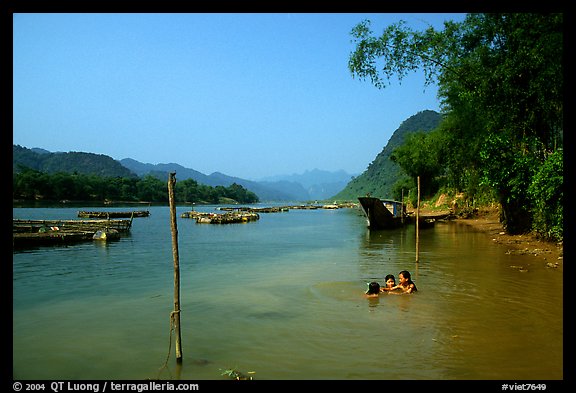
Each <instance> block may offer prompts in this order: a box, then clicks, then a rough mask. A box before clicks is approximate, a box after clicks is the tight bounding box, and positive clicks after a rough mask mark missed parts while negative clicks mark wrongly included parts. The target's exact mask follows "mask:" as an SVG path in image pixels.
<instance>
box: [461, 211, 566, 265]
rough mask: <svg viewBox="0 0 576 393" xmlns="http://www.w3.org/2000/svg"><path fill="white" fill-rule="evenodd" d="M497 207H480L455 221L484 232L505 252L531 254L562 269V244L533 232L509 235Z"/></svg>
mask: <svg viewBox="0 0 576 393" xmlns="http://www.w3.org/2000/svg"><path fill="white" fill-rule="evenodd" d="M499 217H500V212H499V210H498V208H482V209H479V211H478V212H477V213H476V214H474V216H472V217H470V218H456V219H454V221H455V222H458V223H462V224H465V225H469V226H471V227H473V228H474V229H475V230H477V231H481V232H484V233H486V234H487V235H488V236H490V237H491V238H492V241H494V243H495V244H501V245H504V246H505V247H506V248H507V249H508V250H507V251H506V252H508V253H513V254H525V255H532V256H534V258H535V261H538V262H542V263H543V264H544V265H545V266H547V267H550V268H558V269H563V262H564V259H563V256H564V245H563V243H562V242H560V243H556V242H549V241H544V240H542V239H539V238H538V237H537V236H536V235H535V234H533V233H527V234H521V235H509V234H507V233H506V232H505V230H504V227H503V226H502V224H501V223H500V219H499Z"/></svg>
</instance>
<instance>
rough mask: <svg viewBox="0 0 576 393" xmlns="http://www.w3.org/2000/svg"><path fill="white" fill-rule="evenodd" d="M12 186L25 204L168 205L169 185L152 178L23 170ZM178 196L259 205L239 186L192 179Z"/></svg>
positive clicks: (178, 186)
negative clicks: (70, 202)
mask: <svg viewBox="0 0 576 393" xmlns="http://www.w3.org/2000/svg"><path fill="white" fill-rule="evenodd" d="M12 185H13V191H12V192H13V195H12V196H13V198H14V199H23V200H36V199H44V200H63V199H67V200H76V201H104V200H116V201H146V202H160V203H163V202H168V186H167V182H166V181H162V180H160V179H158V178H156V177H154V176H152V175H148V176H145V177H144V178H142V179H139V178H134V177H129V178H123V177H102V176H98V175H94V174H88V175H87V174H77V173H75V174H70V173H63V172H58V173H54V174H48V173H44V172H40V171H37V170H34V169H29V168H24V167H22V168H20V171H19V172H18V173H14V174H13V177H12ZM174 193H175V199H176V202H191V203H219V202H220V200H221V199H223V198H226V199H232V200H235V201H237V202H239V203H254V202H258V197H257V196H256V195H255V194H254V193H253V192H251V191H248V190H246V189H245V188H243V187H242V186H239V185H237V184H232V185H230V186H229V187H222V186H218V187H210V186H206V185H201V184H198V183H197V182H196V181H194V180H192V179H188V180H183V181H182V182H178V183H176V186H175V189H174Z"/></svg>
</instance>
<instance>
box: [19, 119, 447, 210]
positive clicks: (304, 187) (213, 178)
mask: <svg viewBox="0 0 576 393" xmlns="http://www.w3.org/2000/svg"><path fill="white" fill-rule="evenodd" d="M441 120H442V116H441V115H440V114H439V113H438V112H435V111H431V110H425V111H422V112H419V113H417V114H415V115H414V116H411V117H409V118H408V119H406V120H405V121H404V122H402V124H401V125H400V127H398V129H397V130H396V131H394V133H393V134H392V136H391V137H390V139H389V141H388V143H387V144H386V146H385V147H384V148H383V150H382V151H381V152H380V153H379V154H378V155H377V156H376V158H375V159H374V161H372V163H371V164H370V165H369V166H368V168H367V169H366V170H365V171H364V172H363V173H362V174H361V175H359V176H353V175H351V174H348V173H346V172H345V171H343V170H341V171H337V172H329V171H322V170H319V169H313V170H310V171H306V172H304V173H302V174H292V175H278V176H272V177H267V178H264V179H262V180H260V181H252V180H246V179H241V178H238V177H233V176H228V175H225V174H223V173H220V172H214V173H212V174H210V175H205V174H203V173H201V172H198V171H196V170H194V169H190V168H185V167H183V166H182V165H179V164H176V163H169V164H146V163H142V162H139V161H136V160H134V159H131V158H124V159H122V160H119V161H118V160H115V159H113V158H112V157H109V156H106V155H103V154H94V153H84V152H68V153H62V152H57V153H52V152H49V151H47V150H44V149H40V148H32V149H28V148H25V147H22V146H19V145H13V149H12V151H13V160H12V163H13V171H14V172H17V171H19V170H20V169H21V166H24V167H28V168H31V169H35V170H39V171H43V172H48V173H54V172H68V173H74V172H76V173H83V174H97V175H100V176H121V177H132V176H140V177H142V176H146V175H152V176H155V177H157V178H159V179H162V180H165V179H167V174H168V173H169V172H176V178H177V180H186V179H194V180H196V181H197V182H198V183H201V184H206V185H209V186H224V187H228V186H230V185H231V184H232V183H236V184H239V185H241V186H242V187H244V188H246V189H248V190H250V191H252V192H253V193H255V194H256V195H257V196H258V198H259V199H260V200H261V201H262V202H270V201H310V200H327V199H329V200H332V199H334V200H356V198H357V197H358V196H360V195H366V193H370V194H372V195H374V196H378V197H382V198H392V197H393V196H392V190H393V187H394V185H395V183H396V182H397V181H398V180H400V179H402V178H403V177H405V176H406V175H405V174H404V173H403V172H402V170H401V168H400V167H399V166H398V165H397V164H396V163H394V162H393V161H391V160H390V155H391V154H392V151H393V150H394V149H395V148H396V147H398V146H400V145H401V144H402V143H403V142H404V139H405V138H406V136H407V135H408V134H410V133H413V132H417V131H425V132H428V131H431V130H433V129H435V128H436V127H438V125H439V124H440V121H441ZM374 143H376V144H378V143H380V142H379V141H374Z"/></svg>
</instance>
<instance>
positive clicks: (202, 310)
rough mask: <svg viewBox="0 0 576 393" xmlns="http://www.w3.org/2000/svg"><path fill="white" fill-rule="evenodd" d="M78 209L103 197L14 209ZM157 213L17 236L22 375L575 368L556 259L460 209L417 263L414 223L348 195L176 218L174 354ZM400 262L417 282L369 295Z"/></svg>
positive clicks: (17, 351) (453, 376)
mask: <svg viewBox="0 0 576 393" xmlns="http://www.w3.org/2000/svg"><path fill="white" fill-rule="evenodd" d="M107 209H109V210H139V208H136V209H132V208H126V207H124V208H107ZM78 210H96V208H93V207H86V206H82V207H75V208H72V207H56V208H14V209H13V218H21V219H75V218H76V213H77V211H78ZM188 210H190V207H186V206H179V207H178V208H177V215H178V217H180V214H181V213H182V212H184V211H188ZM196 210H200V211H214V206H202V207H197V209H196ZM150 211H151V215H150V217H147V218H135V219H134V222H133V226H132V229H131V231H130V233H129V234H128V235H125V236H123V237H122V238H121V239H120V240H118V241H112V242H109V243H102V242H92V241H89V242H86V243H80V244H75V245H71V246H57V247H41V248H36V249H29V250H23V251H14V252H13V259H12V261H13V269H12V272H13V277H12V283H13V301H12V304H13V314H12V316H13V351H12V357H13V377H14V379H50V380H55V379H57V380H80V379H91V380H92V379H95V380H102V379H106V380H108V379H115V380H117V379H157V378H160V379H169V378H181V379H187V380H213V379H225V378H226V377H225V376H223V375H222V374H223V373H224V372H225V371H226V370H231V369H233V370H238V371H240V372H242V373H244V374H245V375H249V376H251V377H252V378H254V379H255V380H259V379H261V380H278V379H283V380H302V379H304V380H313V379H324V380H335V379H336V380H340V379H352V380H407V379H411V380H479V379H480V380H510V381H513V380H560V379H563V377H564V374H563V279H562V273H561V272H559V271H558V270H556V269H551V268H547V267H546V266H545V264H544V263H542V262H539V261H537V260H535V259H534V257H533V256H530V255H519V254H514V253H507V249H506V248H505V246H501V245H496V244H494V243H493V242H492V240H491V239H490V238H489V237H488V236H487V235H486V234H484V233H479V232H475V231H473V230H472V229H471V228H470V227H468V226H466V225H461V224H457V223H454V222H439V223H437V224H436V225H435V226H434V227H433V228H429V229H423V230H421V231H420V247H419V250H420V253H419V262H418V263H415V249H416V247H415V227H414V225H408V226H406V227H404V228H400V229H395V230H387V231H372V232H371V231H370V230H369V229H368V228H367V227H366V220H365V218H364V217H363V216H362V214H361V212H360V210H359V209H354V208H352V209H338V210H325V209H318V210H290V211H288V212H282V213H262V214H260V219H259V220H258V221H255V222H249V223H245V224H227V225H213V224H196V222H195V221H194V220H192V219H186V218H178V222H177V224H178V242H179V256H180V269H181V273H180V274H181V301H180V304H181V326H182V353H183V359H182V360H183V361H182V366H181V367H178V368H177V369H176V367H175V355H174V337H173V336H172V337H171V335H170V313H171V311H172V310H173V292H174V289H173V274H174V272H173V259H172V243H171V232H170V219H169V208H168V207H167V206H152V207H151V208H150ZM401 270H408V271H410V272H411V273H412V279H413V281H414V282H415V283H416V285H417V287H418V292H416V293H414V294H410V295H394V294H384V295H381V296H380V297H379V298H377V299H366V298H364V296H363V293H364V291H365V290H366V288H367V282H369V281H372V280H376V281H379V282H381V283H383V282H384V276H385V275H386V274H389V273H392V274H394V275H395V276H396V277H398V272H399V271H401ZM169 348H170V349H171V352H170V354H169V352H168V350H169ZM168 356H169V358H168V363H167V365H168V367H163V365H164V364H165V362H166V359H167V357H168Z"/></svg>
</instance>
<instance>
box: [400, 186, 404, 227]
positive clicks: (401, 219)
mask: <svg viewBox="0 0 576 393" xmlns="http://www.w3.org/2000/svg"><path fill="white" fill-rule="evenodd" d="M401 202H402V204H401V205H400V206H402V212H401V214H402V215H401V216H400V217H402V218H400V222H401V223H402V224H404V188H402V201H401Z"/></svg>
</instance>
